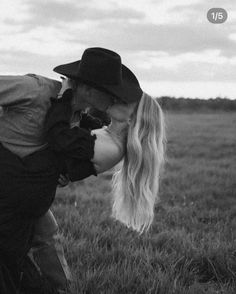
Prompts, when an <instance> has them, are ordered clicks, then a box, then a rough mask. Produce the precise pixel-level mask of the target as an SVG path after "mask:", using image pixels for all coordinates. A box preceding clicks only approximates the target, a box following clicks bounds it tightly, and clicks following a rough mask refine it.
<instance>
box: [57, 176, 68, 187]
mask: <svg viewBox="0 0 236 294" xmlns="http://www.w3.org/2000/svg"><path fill="white" fill-rule="evenodd" d="M69 182H70V180H69V177H68V175H60V177H59V179H58V185H57V186H58V187H59V188H62V187H65V186H66V185H68V184H69Z"/></svg>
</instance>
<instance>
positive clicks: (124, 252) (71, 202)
mask: <svg viewBox="0 0 236 294" xmlns="http://www.w3.org/2000/svg"><path fill="white" fill-rule="evenodd" d="M166 120H167V137H168V138H167V139H168V144H167V158H168V160H167V162H166V167H165V173H164V175H163V177H162V180H161V183H160V197H161V199H162V201H161V203H160V204H159V205H157V206H156V208H155V219H154V222H153V225H152V227H151V229H150V231H149V232H148V233H147V234H146V235H143V236H141V237H140V236H138V235H137V234H136V233H135V232H133V231H131V230H129V229H127V228H125V227H124V226H123V225H122V224H121V223H118V222H114V221H113V220H112V219H111V218H110V214H111V203H110V192H111V188H110V184H109V181H110V179H111V175H112V171H108V172H106V173H104V174H103V175H99V176H98V177H97V178H96V177H90V178H88V179H86V180H84V181H82V182H79V183H72V184H70V185H69V186H68V187H66V188H63V189H58V191H57V197H56V200H55V202H54V205H53V211H54V213H55V215H56V218H57V220H58V222H59V226H60V230H61V237H62V242H63V245H64V248H65V252H66V256H67V259H68V262H69V265H70V266H71V268H72V271H73V275H74V278H75V284H74V285H73V287H72V291H73V293H96V294H98V293H109V294H110V293H111V294H112V293H119V294H121V293H139V294H144V293H147V294H151V293H158V294H159V293H160V294H172V293H179V294H200V293H207V294H211V293H222V294H223V293H224V294H235V293H236V113H231V114H229V113H222V112H220V113H212V114H210V113H209V114H203V113H202V114H201V113H198V114H197V113H193V114H174V113H171V112H168V113H167V112H166Z"/></svg>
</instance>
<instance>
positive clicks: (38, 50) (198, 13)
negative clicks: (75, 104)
mask: <svg viewBox="0 0 236 294" xmlns="http://www.w3.org/2000/svg"><path fill="white" fill-rule="evenodd" d="M212 7H222V8H224V9H225V10H226V11H227V12H228V19H227V21H226V22H225V23H223V24H212V23H210V22H209V21H208V20H207V17H206V15H207V11H208V10H209V9H210V8H212ZM97 46H99V47H105V48H108V49H111V50H114V51H116V52H117V53H119V54H120V55H121V58H122V62H123V63H124V64H125V65H127V66H128V67H129V68H131V70H133V71H134V73H135V74H136V76H137V77H138V79H139V81H140V84H141V86H142V88H143V90H144V91H146V92H147V93H149V94H152V95H153V96H156V97H159V96H162V95H170V96H175V97H180V96H182V97H192V98H195V97H199V98H210V97H212V98H215V97H217V96H220V97H222V98H223V97H227V98H230V99H236V81H235V80H236V1H235V0H222V1H219V0H208V1H206V0H178V1H173V0H125V1H121V0H120V1H118V0H114V1H113V0H96V1H95V0H87V1H81V0H1V1H0V64H1V67H0V74H26V73H37V74H40V75H44V76H47V77H51V78H55V79H58V78H59V76H58V75H57V74H56V73H54V72H53V71H52V69H53V68H54V67H55V66H57V65H59V64H62V63H67V62H72V61H76V60H78V59H80V58H81V55H82V53H83V51H84V49H85V48H88V47H97Z"/></svg>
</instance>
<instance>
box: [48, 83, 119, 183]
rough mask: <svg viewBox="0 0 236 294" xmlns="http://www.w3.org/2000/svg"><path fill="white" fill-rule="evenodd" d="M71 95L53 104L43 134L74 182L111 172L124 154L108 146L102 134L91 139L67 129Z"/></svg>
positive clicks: (78, 130)
mask: <svg viewBox="0 0 236 294" xmlns="http://www.w3.org/2000/svg"><path fill="white" fill-rule="evenodd" d="M71 95H72V91H71V89H68V90H66V91H65V93H64V94H63V97H62V98H61V99H59V100H54V102H52V107H51V108H50V109H49V111H48V114H47V117H46V121H45V134H46V140H47V142H48V143H49V145H50V146H51V148H52V149H53V150H54V151H56V152H59V153H60V154H63V157H64V158H65V162H66V165H67V172H68V174H69V178H70V179H71V180H72V181H73V180H78V179H81V176H82V177H83V178H84V177H85V176H84V173H85V174H86V177H87V176H89V175H91V174H94V175H96V174H97V173H102V172H104V171H105V170H108V169H110V168H111V167H112V166H114V165H115V164H117V163H118V162H119V161H120V160H121V158H122V156H123V151H122V150H120V149H119V148H118V147H116V146H114V144H111V141H110V140H108V138H107V136H106V135H105V131H104V130H100V132H97V131H95V133H94V135H91V133H90V131H87V130H85V129H82V128H78V127H74V128H70V123H69V121H70V117H71V113H72V109H71ZM81 172H82V173H83V175H81Z"/></svg>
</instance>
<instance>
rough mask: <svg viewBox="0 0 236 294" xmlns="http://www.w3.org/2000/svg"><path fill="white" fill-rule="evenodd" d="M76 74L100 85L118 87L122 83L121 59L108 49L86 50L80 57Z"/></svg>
mask: <svg viewBox="0 0 236 294" xmlns="http://www.w3.org/2000/svg"><path fill="white" fill-rule="evenodd" d="M78 74H79V75H80V76H83V77H84V79H86V80H90V81H94V82H96V83H99V84H102V85H119V84H121V82H122V63H121V57H120V55H119V54H117V53H116V52H114V51H111V50H108V49H104V48H99V47H93V48H88V49H86V50H85V51H84V53H83V55H82V58H81V62H80V63H79V66H78Z"/></svg>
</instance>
